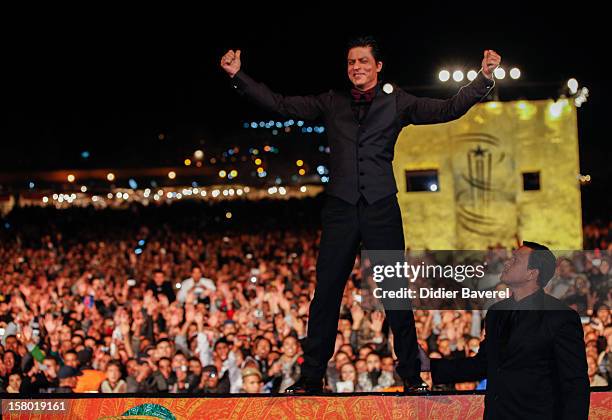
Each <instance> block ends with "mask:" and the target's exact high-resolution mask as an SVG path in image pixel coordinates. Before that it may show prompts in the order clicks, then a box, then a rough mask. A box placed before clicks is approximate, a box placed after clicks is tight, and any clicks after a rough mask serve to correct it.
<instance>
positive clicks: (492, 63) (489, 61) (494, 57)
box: [482, 50, 501, 79]
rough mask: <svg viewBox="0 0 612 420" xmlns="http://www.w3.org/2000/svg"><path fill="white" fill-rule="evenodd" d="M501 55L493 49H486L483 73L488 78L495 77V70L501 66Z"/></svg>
mask: <svg viewBox="0 0 612 420" xmlns="http://www.w3.org/2000/svg"><path fill="white" fill-rule="evenodd" d="M500 63H501V56H500V55H499V54H497V53H496V52H495V51H493V50H485V51H484V57H483V59H482V73H483V74H484V75H485V76H486V77H487V78H488V79H491V78H492V77H493V72H494V71H495V69H496V68H498V67H499V64H500Z"/></svg>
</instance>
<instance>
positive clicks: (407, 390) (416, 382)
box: [404, 376, 429, 394]
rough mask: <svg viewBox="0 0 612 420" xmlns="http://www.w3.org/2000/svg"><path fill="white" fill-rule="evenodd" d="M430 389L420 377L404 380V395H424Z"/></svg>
mask: <svg viewBox="0 0 612 420" xmlns="http://www.w3.org/2000/svg"><path fill="white" fill-rule="evenodd" d="M427 391H429V387H428V386H427V384H426V383H425V382H423V380H422V379H421V377H420V376H418V377H416V378H413V379H404V394H424V393H426V392H427Z"/></svg>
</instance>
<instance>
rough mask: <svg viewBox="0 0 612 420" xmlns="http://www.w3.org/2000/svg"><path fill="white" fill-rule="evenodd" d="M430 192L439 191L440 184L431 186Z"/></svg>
mask: <svg viewBox="0 0 612 420" xmlns="http://www.w3.org/2000/svg"><path fill="white" fill-rule="evenodd" d="M429 191H433V192H436V191H438V184H431V185H429Z"/></svg>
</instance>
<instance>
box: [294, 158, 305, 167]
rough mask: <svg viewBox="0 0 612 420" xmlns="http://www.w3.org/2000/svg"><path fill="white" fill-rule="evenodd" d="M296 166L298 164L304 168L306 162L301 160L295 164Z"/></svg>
mask: <svg viewBox="0 0 612 420" xmlns="http://www.w3.org/2000/svg"><path fill="white" fill-rule="evenodd" d="M295 164H296V165H297V166H304V161H303V160H301V159H300V160H298V161H297V162H295Z"/></svg>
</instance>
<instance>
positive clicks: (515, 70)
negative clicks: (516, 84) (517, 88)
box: [510, 67, 521, 80]
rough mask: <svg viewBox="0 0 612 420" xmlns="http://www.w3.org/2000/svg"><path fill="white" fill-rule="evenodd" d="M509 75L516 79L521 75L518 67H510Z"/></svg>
mask: <svg viewBox="0 0 612 420" xmlns="http://www.w3.org/2000/svg"><path fill="white" fill-rule="evenodd" d="M510 77H511V78H512V79H515V80H516V79H518V78H519V77H521V71H520V70H519V69H518V68H516V67H513V68H512V69H510Z"/></svg>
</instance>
